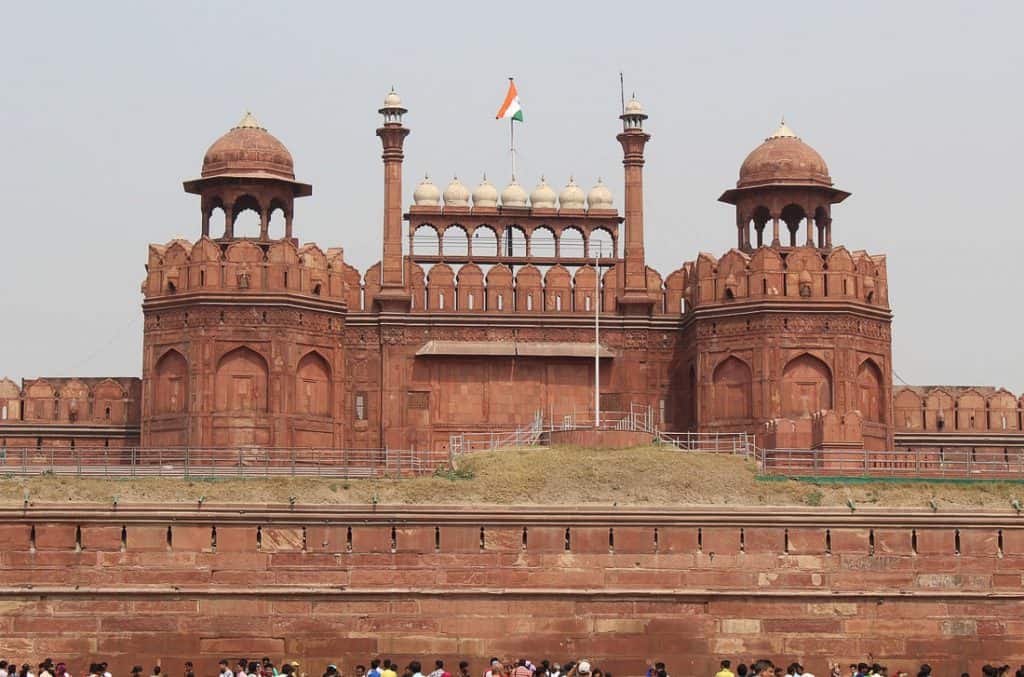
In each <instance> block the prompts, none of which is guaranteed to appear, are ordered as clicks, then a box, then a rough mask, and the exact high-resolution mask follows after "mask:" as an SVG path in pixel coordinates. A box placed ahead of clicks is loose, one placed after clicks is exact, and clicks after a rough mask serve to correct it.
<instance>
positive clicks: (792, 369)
mask: <svg viewBox="0 0 1024 677" xmlns="http://www.w3.org/2000/svg"><path fill="white" fill-rule="evenodd" d="M831 408H832V370H831V369H829V368H828V365H827V364H825V363H824V362H822V361H821V360H819V359H818V358H817V357H814V356H813V355H809V354H807V353H804V354H803V355H800V356H799V357H796V358H794V359H792V360H790V361H789V364H787V365H786V368H785V369H783V371H782V415H783V416H784V417H787V418H801V417H807V416H810V415H811V414H812V413H814V412H816V411H822V410H825V409H831Z"/></svg>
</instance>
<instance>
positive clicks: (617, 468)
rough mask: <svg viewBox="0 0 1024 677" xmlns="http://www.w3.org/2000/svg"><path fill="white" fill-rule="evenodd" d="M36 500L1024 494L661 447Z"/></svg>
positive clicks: (34, 485) (868, 501)
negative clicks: (768, 464)
mask: <svg viewBox="0 0 1024 677" xmlns="http://www.w3.org/2000/svg"><path fill="white" fill-rule="evenodd" d="M26 492H28V494H29V495H30V497H31V500H32V501H34V502H36V501H38V502H47V503H49V502H76V501H78V502H108V501H110V500H112V497H113V496H118V497H119V500H120V502H121V504H128V503H132V502H147V503H151V502H176V503H194V502H196V501H198V500H199V497H200V496H205V497H206V498H207V500H209V501H213V502H216V503H231V502H239V503H241V502H247V503H252V502H259V503H287V502H288V500H289V497H291V496H294V497H296V499H297V501H298V502H299V503H303V504H332V503H333V504H361V503H370V502H371V501H373V500H374V497H376V500H377V501H378V502H379V503H381V504H418V503H422V504H497V505H502V504H505V505H508V504H547V505H578V504H593V505H612V504H618V505H637V506H652V507H654V506H699V505H735V506H740V505H776V506H784V505H800V506H818V505H821V506H841V505H846V502H847V500H853V501H855V502H856V503H857V504H858V505H874V506H880V507H881V506H892V507H916V508H923V507H927V506H928V504H929V501H935V502H936V503H937V504H939V505H941V506H944V507H950V508H953V507H961V508H964V507H992V508H1007V507H1008V506H1009V504H1010V502H1011V501H1012V500H1014V499H1015V498H1018V497H1024V486H1022V485H1019V484H1014V483H987V482H986V483H977V484H949V483H922V482H903V483H897V482H872V483H865V484H841V483H840V484H827V483H811V482H799V481H793V480H786V481H765V480H759V479H757V476H756V472H755V467H754V465H753V463H751V462H748V461H745V460H744V459H742V458H739V457H733V456H725V455H714V454H696V453H681V452H678V451H673V450H668V449H660V448H635V449H623V450H594V449H578V448H568V447H563V448H559V447H556V448H550V449H548V448H530V449H522V450H503V451H500V452H490V453H477V454H472V455H470V456H467V457H464V458H463V459H462V461H461V462H460V464H459V467H458V468H457V469H456V470H455V471H453V472H449V473H446V474H444V475H438V476H435V477H423V478H418V479H404V480H336V479H330V480H329V479H307V478H300V479H270V480H261V479H249V480H216V481H203V480H192V481H184V480H172V479H145V480H97V479H78V478H72V477H51V476H45V477H33V478H7V479H0V503H21V502H22V501H23V500H24V496H25V494H26Z"/></svg>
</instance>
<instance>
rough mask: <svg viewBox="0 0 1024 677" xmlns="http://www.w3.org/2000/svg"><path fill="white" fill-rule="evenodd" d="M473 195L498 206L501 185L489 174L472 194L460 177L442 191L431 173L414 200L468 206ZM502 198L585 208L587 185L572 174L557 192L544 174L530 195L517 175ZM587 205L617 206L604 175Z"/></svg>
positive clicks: (510, 203)
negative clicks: (556, 193)
mask: <svg viewBox="0 0 1024 677" xmlns="http://www.w3.org/2000/svg"><path fill="white" fill-rule="evenodd" d="M470 197H472V199H473V206H474V207H497V206H498V198H499V195H498V189H497V188H495V187H494V185H493V184H491V182H489V181H488V180H487V177H486V176H485V177H484V180H483V181H481V182H480V185H478V186H477V187H476V188H474V189H473V193H472V196H471V195H470V192H469V188H467V187H466V186H465V185H464V184H463V183H462V182H461V181H459V179H458V177H456V178H454V179H452V182H451V183H449V184H448V187H447V188H445V189H444V193H442V192H441V191H440V189H439V188H438V187H437V186H435V185H434V183H433V182H432V181H431V180H430V177H429V176H427V177H424V179H423V180H422V181H420V183H419V185H418V186H416V190H415V192H413V194H412V199H413V202H414V203H415V204H416V205H417V206H420V207H437V206H440V205H441V202H442V200H443V201H444V206H445V207H468V206H469V200H470ZM500 198H501V205H502V206H503V207H527V206H529V207H539V208H545V209H554V208H555V201H556V200H557V201H558V203H557V204H558V207H559V208H561V209H583V208H584V194H583V189H582V188H580V187H579V186H578V185H576V181H574V180H573V179H572V178H570V179H569V183H567V184H566V186H565V188H563V189H562V192H561V193H559V194H558V195H555V191H554V189H553V188H552V187H551V186H549V185H548V182H547V181H545V180H544V177H541V179H540V183H538V184H537V187H536V188H534V189H533V192H532V193H530V195H529V197H527V195H526V190H524V189H523V187H522V186H520V185H519V183H518V182H517V181H516V180H515V179H512V183H510V184H508V185H507V186H506V187H505V190H503V191H501V196H500ZM527 200H529V202H527ZM586 207H587V208H588V209H613V207H612V192H611V191H610V190H608V186H606V185H604V182H602V181H601V179H598V180H597V185H595V186H594V187H593V188H591V189H590V193H588V194H587V195H586Z"/></svg>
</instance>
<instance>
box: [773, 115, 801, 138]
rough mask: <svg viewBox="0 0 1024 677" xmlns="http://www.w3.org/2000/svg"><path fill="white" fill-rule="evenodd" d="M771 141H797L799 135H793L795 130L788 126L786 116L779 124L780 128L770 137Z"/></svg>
mask: <svg viewBox="0 0 1024 677" xmlns="http://www.w3.org/2000/svg"><path fill="white" fill-rule="evenodd" d="M768 138H769V139H795V138H797V135H796V134H794V133H793V130H792V129H790V128H789V125H787V124H786V116H782V121H781V122H779V128H778V129H776V130H775V132H774V133H773V134H772V135H771V136H769V137H768Z"/></svg>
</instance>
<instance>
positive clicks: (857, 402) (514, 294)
mask: <svg viewBox="0 0 1024 677" xmlns="http://www.w3.org/2000/svg"><path fill="white" fill-rule="evenodd" d="M380 112H381V114H382V116H383V124H382V126H381V127H380V128H379V129H377V136H379V137H380V139H381V142H382V144H383V149H384V151H383V160H384V209H383V228H382V232H381V236H382V237H381V239H382V244H383V246H382V253H381V260H380V261H379V262H378V263H376V264H375V265H373V266H371V267H370V268H369V269H368V270H366V271H365V272H360V271H359V270H357V269H356V268H354V267H353V266H351V265H350V264H348V263H347V262H346V261H345V257H344V252H343V249H342V248H341V247H326V248H322V247H320V246H318V245H316V244H312V243H307V244H300V243H299V239H298V238H297V237H296V235H295V230H294V227H293V222H294V214H295V211H294V209H295V199H296V198H298V197H307V196H309V195H311V193H312V187H311V186H310V185H309V184H305V183H301V182H300V181H298V180H296V178H295V173H294V168H293V162H292V156H291V154H290V153H289V152H288V149H287V148H286V147H285V146H284V145H283V144H282V143H281V142H280V141H278V140H277V139H276V138H275V137H274V136H272V135H271V134H270V133H268V132H267V130H266V129H264V128H263V127H261V126H260V124H259V123H258V122H257V121H256V119H255V118H254V117H253V116H252V115H248V114H247V115H246V116H245V117H244V118H243V119H242V120H241V121H240V122H239V123H238V125H237V126H236V127H234V128H232V129H231V130H229V131H228V132H227V133H226V134H224V135H223V136H222V137H221V138H219V139H218V140H217V141H215V142H214V143H213V145H212V146H210V148H209V150H207V152H206V155H205V157H204V158H203V164H202V171H201V173H200V176H199V178H196V179H191V180H188V181H185V183H184V187H185V190H186V191H187V192H189V193H192V194H195V195H198V196H199V206H200V216H201V228H200V229H199V230H200V233H199V237H198V239H197V240H196V241H195V242H191V241H187V240H183V239H175V240H172V241H170V242H168V243H167V244H159V245H158V244H154V245H151V246H150V248H149V257H148V260H147V263H146V277H145V280H144V281H143V283H142V293H143V297H144V301H143V306H142V308H143V313H144V316H145V330H144V335H143V348H144V351H143V354H144V357H143V365H142V377H141V379H140V378H134V377H133V378H77V377H45V378H33V379H23V380H22V382H21V384H20V385H18V384H16V383H14V382H13V381H11V380H7V379H5V380H0V445H2V446H11V447H19V446H20V447H53V446H58V447H70V446H74V447H92V446H101V447H135V446H141V447H145V448H157V447H159V448H171V447H173V448H179V447H191V448H222V447H229V448H233V447H239V446H246V447H251V446H256V447H278V448H321V449H341V448H347V449H350V448H393V449H413V450H420V451H422V452H427V453H430V454H438V455H444V454H445V452H446V451H447V448H448V445H449V442H450V440H451V439H452V435H455V434H462V433H467V432H474V431H489V430H499V429H510V428H515V427H516V426H520V425H523V424H525V423H527V422H529V421H530V420H531V419H532V418H534V417H535V416H536V415H538V413H540V414H541V415H542V416H544V417H545V418H546V419H550V420H555V421H557V420H563V419H564V418H565V417H572V418H573V419H581V420H590V419H592V418H593V416H594V412H595V408H596V407H595V396H594V390H595V380H598V379H595V371H599V381H600V385H599V389H600V400H599V404H600V408H601V409H602V410H605V411H621V410H625V409H627V408H629V407H635V406H641V407H646V408H647V409H648V410H649V411H652V412H653V413H654V419H655V420H656V425H657V427H658V429H659V430H663V431H700V432H739V431H742V432H748V433H754V434H756V435H758V441H759V443H760V444H762V445H763V446H767V447H784V448H805V449H806V448H815V449H822V450H828V449H867V450H905V449H912V448H916V449H918V450H920V449H921V448H922V447H923V448H926V449H945V448H956V449H972V450H976V449H979V448H980V449H987V450H990V451H998V450H1000V449H1002V450H1004V451H1005V450H1006V449H1008V448H1009V447H1019V446H1021V438H1020V436H1019V434H1020V431H1021V429H1022V421H1021V411H1020V409H1021V407H1020V401H1019V400H1018V399H1017V398H1016V397H1015V396H1014V395H1013V394H1011V393H1009V392H1006V391H1005V390H995V389H992V388H970V387H922V388H915V387H901V388H896V387H894V386H893V383H892V373H893V365H892V350H891V331H890V330H891V312H890V308H889V303H888V293H887V292H888V285H887V277H886V261H885V257H884V255H880V254H869V253H867V252H864V251H862V250H857V249H855V248H849V249H848V248H847V247H846V246H844V245H843V244H840V243H841V242H842V240H843V238H842V232H843V231H842V228H841V225H840V228H839V230H838V231H836V232H835V233H834V232H833V215H832V210H833V206H834V205H837V204H839V203H841V202H843V201H844V200H845V199H847V198H848V197H849V195H850V194H849V193H847V192H846V191H843V190H840V189H839V188H837V187H835V185H834V184H833V181H832V177H831V176H830V174H829V169H828V167H827V165H826V164H825V161H824V160H823V159H822V157H821V156H820V155H819V154H818V153H817V152H816V151H815V150H814V149H813V148H811V147H810V146H809V145H808V144H806V143H804V142H803V141H802V140H801V139H800V138H798V137H797V136H796V135H795V134H794V133H793V132H792V130H790V128H789V127H788V126H786V125H785V124H782V125H781V126H780V127H779V128H778V129H777V130H776V131H775V132H774V133H773V134H772V135H771V136H770V137H768V138H767V139H765V141H764V142H763V143H762V144H761V145H759V146H758V147H757V148H755V149H754V150H753V151H751V153H750V154H749V155H748V156H747V158H746V159H745V160H744V161H743V163H742V165H741V166H740V170H739V179H738V181H737V182H736V185H735V187H731V188H729V189H728V190H726V191H725V192H724V193H723V194H722V195H721V197H720V198H719V199H720V200H721V201H723V202H726V203H729V204H732V205H735V207H736V219H735V228H736V247H735V248H733V249H730V250H729V251H727V252H725V253H724V254H722V255H721V257H715V256H714V255H712V254H706V253H701V254H699V255H698V256H697V258H696V260H693V261H686V262H683V263H682V264H681V266H680V267H679V268H678V269H677V270H674V271H666V272H665V273H664V274H663V273H660V272H658V271H656V270H654V269H653V268H651V267H649V266H648V265H647V263H646V260H645V256H644V250H645V246H646V244H647V243H646V241H645V236H644V194H643V166H644V148H645V146H646V144H647V142H648V141H649V140H650V135H649V134H648V133H647V132H646V131H645V130H644V121H645V119H646V118H647V115H646V113H645V112H644V109H643V107H642V106H641V105H640V103H639V102H638V101H636V100H635V99H633V100H631V101H630V102H629V103H628V104H627V105H626V106H625V108H624V111H623V114H622V115H621V119H622V127H623V128H622V132H621V133H620V134H619V135H618V137H617V139H618V141H619V143H620V144H621V146H622V151H623V165H624V167H625V196H624V203H625V208H624V211H623V212H622V213H620V212H619V211H618V210H617V209H616V207H615V206H614V200H613V196H612V194H611V192H610V190H609V189H608V188H607V187H606V186H604V185H603V184H602V183H600V182H598V185H596V186H594V187H593V188H592V189H591V190H590V191H589V193H585V192H584V190H583V189H582V188H580V187H579V186H577V185H576V183H575V182H574V181H573V180H570V181H569V183H568V185H566V186H565V188H564V189H562V190H561V192H560V193H557V194H556V192H555V190H554V189H552V188H551V187H550V186H549V185H547V183H546V182H544V181H543V180H542V181H541V183H540V185H538V186H537V187H536V188H535V189H534V190H533V191H532V192H531V193H530V194H529V195H527V193H526V191H525V189H524V188H522V187H521V186H520V185H518V183H516V181H515V180H514V179H513V181H512V183H511V184H509V185H508V186H507V187H505V188H504V189H503V190H502V191H501V192H500V193H499V191H498V189H497V188H496V187H494V186H492V185H491V184H490V183H488V182H487V181H486V179H485V180H484V182H483V183H481V184H480V185H479V186H477V187H476V188H475V189H474V190H473V191H472V192H471V191H470V190H469V189H468V188H467V187H466V186H464V185H462V184H461V183H460V182H459V181H458V180H457V179H456V180H454V181H452V183H451V184H450V185H448V186H447V188H446V189H445V190H444V191H443V193H442V192H441V191H440V190H439V189H438V188H437V187H435V186H434V185H433V184H432V183H431V182H430V181H429V180H424V181H423V182H421V183H420V184H419V185H418V186H417V187H416V190H415V193H414V204H413V205H411V206H410V207H409V208H408V209H407V210H406V212H405V213H404V214H403V208H402V204H401V196H402V181H403V176H402V161H403V143H404V139H405V137H406V136H407V135H408V134H409V129H407V128H406V127H405V126H404V123H403V116H404V114H405V113H406V109H405V108H404V107H403V106H402V102H401V100H400V99H399V97H398V96H397V95H396V94H395V93H394V92H392V93H390V94H389V95H388V96H387V98H386V99H385V101H384V105H383V107H382V108H381V109H380ZM246 210H252V211H254V212H255V213H256V214H257V215H258V217H259V223H260V229H259V233H258V235H257V236H255V237H239V236H237V235H236V233H235V228H234V226H235V223H236V221H237V219H238V218H239V215H240V214H242V213H243V212H245V211H246ZM276 217H283V218H279V221H280V222H281V228H280V232H272V229H271V224H272V222H273V220H274V219H275V218H276ZM216 221H219V222H220V223H221V224H222V225H216V226H215V225H214V224H215V222H216ZM403 223H405V224H407V227H405V228H403ZM840 224H841V222H840ZM659 245H660V246H669V245H670V243H659ZM595 314H597V315H599V317H596V318H595ZM595 320H598V321H599V323H600V338H599V345H600V347H599V349H596V348H595ZM595 353H597V354H598V356H597V357H595ZM598 365H599V368H598ZM937 377H939V378H938V379H937V380H941V375H937Z"/></svg>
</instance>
